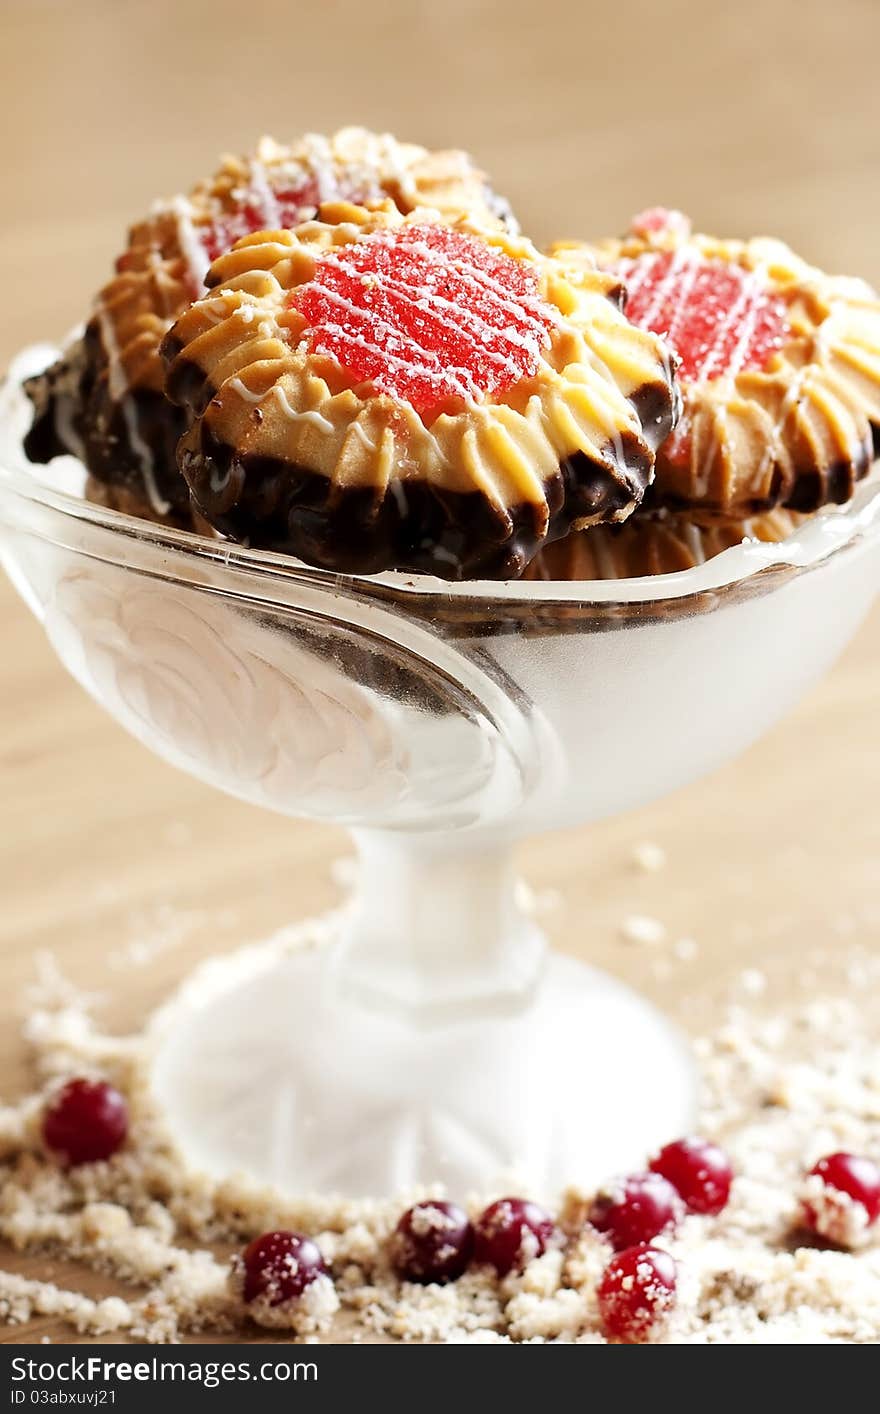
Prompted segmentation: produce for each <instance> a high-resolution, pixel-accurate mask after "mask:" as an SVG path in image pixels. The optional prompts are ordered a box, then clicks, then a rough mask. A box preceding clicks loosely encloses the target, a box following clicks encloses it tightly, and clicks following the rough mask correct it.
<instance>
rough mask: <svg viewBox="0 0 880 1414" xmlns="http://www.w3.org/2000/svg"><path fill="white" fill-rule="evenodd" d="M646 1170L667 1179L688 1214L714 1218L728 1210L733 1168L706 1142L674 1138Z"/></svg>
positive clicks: (724, 1155) (720, 1152)
mask: <svg viewBox="0 0 880 1414" xmlns="http://www.w3.org/2000/svg"><path fill="white" fill-rule="evenodd" d="M648 1167H649V1168H650V1169H651V1171H652V1172H653V1173H659V1174H662V1175H663V1177H664V1178H666V1179H668V1180H669V1182H670V1183H671V1184H672V1186H673V1188H675V1189H677V1191H678V1193H679V1195H680V1197H681V1199H682V1201H683V1202H684V1205H685V1207H686V1208H687V1210H688V1212H689V1213H702V1214H703V1215H704V1216H706V1217H715V1216H716V1214H718V1213H720V1212H721V1210H722V1208H726V1207H727V1203H728V1199H729V1198H730V1185H731V1184H732V1182H733V1165H732V1164H731V1162H730V1159H729V1158H728V1157H727V1155H726V1154H725V1152H724V1150H723V1149H720V1148H719V1147H718V1145H717V1144H712V1143H710V1141H709V1140H708V1139H676V1140H675V1142H674V1143H672V1144H667V1145H666V1146H665V1148H663V1149H661V1150H660V1152H659V1154H657V1155H655V1157H654V1158H653V1159H652V1160H651V1162H650V1164H649V1166H648Z"/></svg>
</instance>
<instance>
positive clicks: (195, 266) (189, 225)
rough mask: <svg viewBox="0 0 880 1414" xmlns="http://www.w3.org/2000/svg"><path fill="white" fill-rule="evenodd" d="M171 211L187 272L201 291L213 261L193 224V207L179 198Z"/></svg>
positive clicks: (172, 204)
mask: <svg viewBox="0 0 880 1414" xmlns="http://www.w3.org/2000/svg"><path fill="white" fill-rule="evenodd" d="M170 210H171V211H172V212H173V213H174V219H175V221H176V222H177V239H178V241H179V242H180V249H181V251H182V253H183V258H184V260H185V261H186V267H187V270H188V271H189V274H190V277H191V279H192V282H193V284H194V285H195V286H196V289H198V290H201V289H202V287H203V285H204V283H205V276H206V275H207V273H208V270H209V269H210V266H211V261H210V259H209V257H208V252H207V251H206V250H205V247H204V246H203V245H202V242H201V240H200V239H199V234H198V231H197V229H196V226H195V223H194V222H193V219H192V206H191V205H190V203H189V202H188V201H187V199H186V197H185V196H177V197H175V198H174V200H173V201H172V202H171V205H170Z"/></svg>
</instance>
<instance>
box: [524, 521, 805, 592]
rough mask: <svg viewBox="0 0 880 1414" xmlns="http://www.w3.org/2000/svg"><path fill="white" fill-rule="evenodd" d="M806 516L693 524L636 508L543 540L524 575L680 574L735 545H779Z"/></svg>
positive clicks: (619, 576) (565, 578)
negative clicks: (617, 520)
mask: <svg viewBox="0 0 880 1414" xmlns="http://www.w3.org/2000/svg"><path fill="white" fill-rule="evenodd" d="M808 519H809V517H807V516H802V515H798V514H797V513H796V512H795V511H785V510H782V509H779V508H777V509H776V510H773V511H765V513H764V514H763V515H758V516H752V517H751V518H750V519H749V520H739V521H733V520H732V521H720V522H717V523H716V524H712V525H697V524H696V522H695V521H693V520H692V519H690V517H689V516H687V515H685V514H684V513H681V512H679V513H675V512H671V511H657V512H655V513H654V514H651V515H646V514H644V513H641V512H639V513H637V514H636V515H633V516H630V518H629V520H626V521H624V522H623V524H622V525H596V526H593V527H592V529H590V530H581V531H575V532H574V533H573V534H572V535H566V536H565V538H564V539H562V540H556V541H555V542H554V543H553V544H552V545H546V546H545V547H544V549H543V550H541V551H540V553H539V554H537V555H536V556H535V558H534V559H533V560H532V563H531V564H530V565H529V566H528V568H527V569H526V572H525V574H524V575H523V579H527V580H543V581H551V580H555V581H560V580H562V581H568V582H571V581H577V580H590V579H640V578H642V577H644V576H646V575H656V574H680V573H681V572H682V571H684V570H691V569H695V568H696V567H697V566H698V565H704V564H706V562H707V561H708V560H711V559H714V557H715V556H716V555H720V554H722V552H723V551H724V550H730V549H731V548H732V547H733V546H734V545H742V544H743V543H747V542H749V541H756V542H758V543H760V544H765V545H776V544H779V543H780V541H783V540H787V539H788V537H789V536H790V535H794V534H795V533H796V531H797V530H798V529H799V528H800V527H801V526H802V525H803V523H804V521H806V520H808Z"/></svg>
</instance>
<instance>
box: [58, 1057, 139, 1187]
mask: <svg viewBox="0 0 880 1414" xmlns="http://www.w3.org/2000/svg"><path fill="white" fill-rule="evenodd" d="M127 1136H128V1105H127V1104H126V1102H125V1098H124V1096H122V1095H121V1094H120V1093H119V1091H118V1090H117V1089H116V1088H115V1086H113V1085H108V1084H107V1082H106V1080H85V1079H82V1078H78V1079H76V1080H68V1082H67V1084H66V1085H63V1086H62V1087H61V1089H60V1090H59V1091H58V1092H57V1094H55V1095H54V1096H53V1098H52V1099H51V1100H50V1101H49V1104H48V1105H47V1107H46V1110H45V1113H44V1115H43V1142H44V1144H45V1145H46V1148H47V1149H48V1150H49V1151H50V1152H51V1153H52V1154H53V1155H54V1156H55V1157H56V1158H57V1159H59V1160H60V1161H61V1162H62V1163H64V1164H67V1165H68V1166H70V1167H75V1166H76V1165H77V1164H94V1163H98V1162H99V1161H100V1160H102V1159H109V1158H112V1156H113V1155H114V1154H115V1153H116V1152H117V1151H118V1150H119V1149H121V1148H122V1146H123V1144H124V1143H125V1140H126V1138H127Z"/></svg>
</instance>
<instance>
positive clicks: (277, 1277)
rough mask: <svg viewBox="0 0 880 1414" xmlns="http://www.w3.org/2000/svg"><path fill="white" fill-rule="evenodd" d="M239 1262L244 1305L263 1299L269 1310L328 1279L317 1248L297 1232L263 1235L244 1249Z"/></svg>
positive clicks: (308, 1238) (266, 1233)
mask: <svg viewBox="0 0 880 1414" xmlns="http://www.w3.org/2000/svg"><path fill="white" fill-rule="evenodd" d="M240 1261H241V1267H242V1270H243V1275H244V1285H243V1291H242V1295H243V1297H244V1299H245V1301H257V1300H258V1299H260V1298H262V1299H263V1300H264V1301H266V1302H267V1303H268V1304H269V1305H270V1306H281V1305H283V1304H284V1302H286V1301H297V1300H298V1299H299V1297H300V1296H302V1294H303V1292H304V1291H305V1289H306V1287H307V1286H311V1284H312V1282H313V1281H316V1280H317V1278H318V1277H320V1276H326V1275H327V1268H326V1266H325V1264H324V1259H323V1257H322V1256H321V1251H320V1248H319V1247H318V1244H317V1243H316V1242H313V1241H312V1239H311V1238H310V1237H303V1236H302V1235H301V1234H300V1233H298V1232H285V1231H283V1230H280V1231H278V1232H264V1233H263V1235H262V1237H255V1238H254V1240H253V1242H252V1243H251V1244H250V1245H249V1246H248V1247H246V1248H245V1249H244V1252H243V1253H242V1255H241V1258H240Z"/></svg>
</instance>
